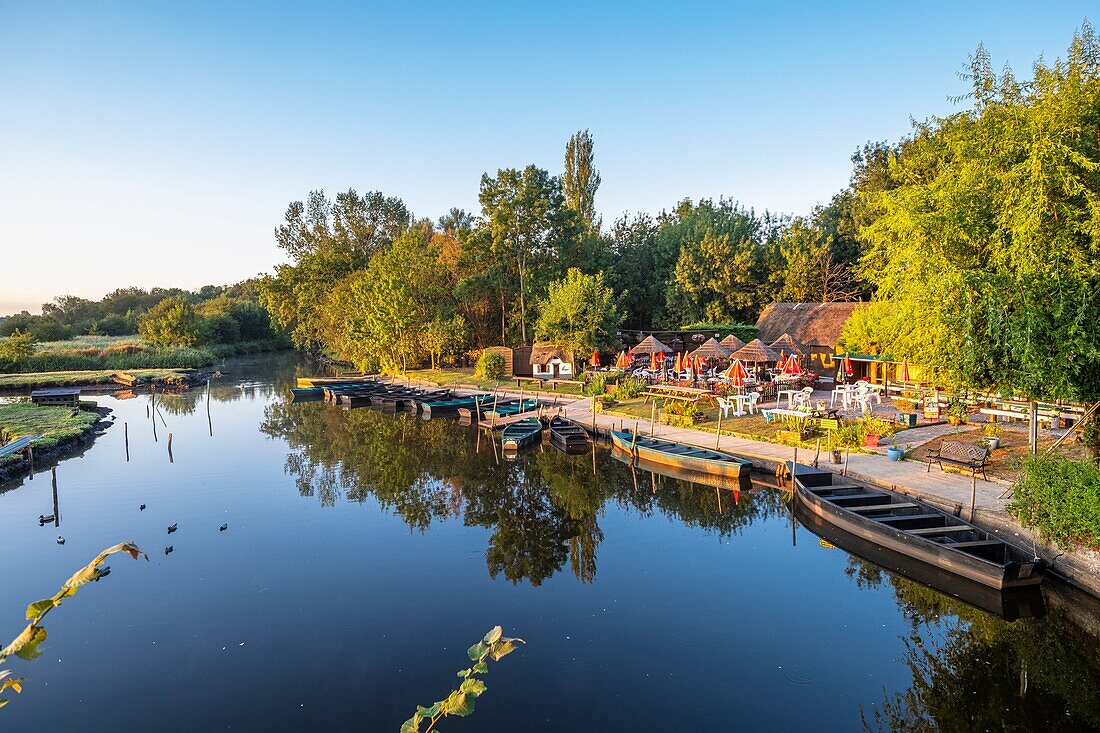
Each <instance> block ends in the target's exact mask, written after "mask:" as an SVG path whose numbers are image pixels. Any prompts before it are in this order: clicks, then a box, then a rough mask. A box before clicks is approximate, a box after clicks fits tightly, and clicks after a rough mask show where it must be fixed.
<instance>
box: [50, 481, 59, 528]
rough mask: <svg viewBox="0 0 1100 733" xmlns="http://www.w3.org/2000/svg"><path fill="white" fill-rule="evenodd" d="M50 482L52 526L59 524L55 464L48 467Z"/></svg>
mask: <svg viewBox="0 0 1100 733" xmlns="http://www.w3.org/2000/svg"><path fill="white" fill-rule="evenodd" d="M50 478H51V483H52V484H53V526H55V527H60V526H61V512H60V511H59V510H58V508H57V466H54V467H53V468H52V469H50Z"/></svg>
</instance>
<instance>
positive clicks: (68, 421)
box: [0, 402, 99, 467]
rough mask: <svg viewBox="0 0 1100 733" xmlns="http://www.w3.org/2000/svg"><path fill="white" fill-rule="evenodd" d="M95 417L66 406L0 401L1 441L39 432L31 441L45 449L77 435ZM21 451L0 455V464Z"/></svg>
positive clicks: (18, 458)
mask: <svg viewBox="0 0 1100 733" xmlns="http://www.w3.org/2000/svg"><path fill="white" fill-rule="evenodd" d="M98 421H99V414H98V413H95V412H90V411H87V410H77V411H76V414H73V410H71V409H69V408H68V407H39V406H38V405H32V404H31V403H30V402H12V403H8V404H0V436H2V438H3V441H4V442H5V443H7V442H10V441H11V440H14V439H16V438H20V437H23V436H25V435H40V436H42V437H41V438H39V439H38V440H36V441H34V443H33V444H32V445H33V446H34V448H35V450H48V449H50V448H54V447H56V446H57V445H58V444H59V443H61V442H62V441H65V440H70V439H76V438H80V437H82V436H83V435H85V434H86V433H87V432H88V431H90V430H91V429H92V427H93V426H94V425H95V424H96V423H97V422H98ZM22 460H23V458H22V456H21V455H13V456H4V457H3V458H0V467H4V466H8V465H10V464H12V463H18V462H19V461H22Z"/></svg>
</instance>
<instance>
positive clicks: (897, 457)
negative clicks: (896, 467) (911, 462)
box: [886, 445, 909, 461]
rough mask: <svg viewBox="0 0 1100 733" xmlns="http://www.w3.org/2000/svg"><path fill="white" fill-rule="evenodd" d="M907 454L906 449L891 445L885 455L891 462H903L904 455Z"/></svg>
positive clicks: (907, 450)
mask: <svg viewBox="0 0 1100 733" xmlns="http://www.w3.org/2000/svg"><path fill="white" fill-rule="evenodd" d="M908 452H909V449H908V447H902V446H900V445H892V446H890V447H889V448H887V449H886V455H887V456H888V457H889V458H890V460H891V461H902V460H905V454H906V453H908Z"/></svg>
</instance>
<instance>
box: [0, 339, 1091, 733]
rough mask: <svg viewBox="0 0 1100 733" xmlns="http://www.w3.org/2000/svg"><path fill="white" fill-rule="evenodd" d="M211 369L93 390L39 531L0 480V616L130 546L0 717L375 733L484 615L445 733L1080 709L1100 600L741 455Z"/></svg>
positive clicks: (408, 706) (453, 659) (250, 362)
mask: <svg viewBox="0 0 1100 733" xmlns="http://www.w3.org/2000/svg"><path fill="white" fill-rule="evenodd" d="M223 369H224V371H225V374H224V376H223V377H222V378H220V379H219V380H217V381H215V382H214V385H213V388H212V390H211V393H210V401H209V408H208V405H207V401H206V400H207V398H206V394H205V390H195V391H192V392H190V393H187V394H184V395H158V397H157V400H156V409H155V411H152V412H151V411H150V405H151V400H150V397H149V396H148V395H139V396H137V397H135V398H132V399H125V400H120V399H117V398H116V397H113V396H97V397H96V399H97V401H98V402H99V403H100V404H101V405H105V406H107V407H110V408H111V409H112V410H113V416H112V417H113V419H114V423H115V424H114V425H113V426H112V427H111V428H110V429H108V430H107V431H106V433H105V434H104V435H102V436H101V437H99V438H98V439H97V440H96V442H95V443H94V445H92V446H91V447H90V448H89V449H87V450H86V451H85V452H84V453H83V454H82V455H79V456H74V457H72V458H69V459H67V460H65V461H63V462H61V463H60V464H59V466H58V468H57V480H58V499H59V506H60V515H61V516H60V527H58V528H55V527H54V526H53V525H52V524H49V525H47V526H45V527H40V526H39V523H38V516H39V515H40V514H50V513H51V512H52V502H53V498H52V491H51V484H50V475H49V473H48V472H40V473H38V474H37V475H35V476H34V477H33V479H30V480H27V479H24V480H21V481H19V482H16V483H12V484H8V485H5V486H4V487H2V488H0V557H2V558H3V564H2V566H0V588H2V589H3V590H2V592H0V639H2V643H7V641H8V640H10V639H11V638H14V637H15V636H16V635H17V634H18V633H19V632H20V631H21V629H22V627H23V625H24V624H25V623H26V622H25V621H24V620H23V619H24V612H25V610H26V607H27V604H29V603H30V602H32V601H35V600H37V599H39V598H45V597H48V596H49V595H51V594H53V593H54V592H55V591H56V590H57V589H58V588H59V587H60V585H61V584H62V583H63V582H64V581H65V579H66V578H68V577H69V576H70V575H71V574H72V573H73V572H74V571H75V570H77V569H78V568H79V567H80V566H82V565H83V564H85V563H86V562H88V561H89V560H90V559H91V558H92V557H94V556H95V555H96V554H97V553H98V552H99V551H100V550H102V549H103V548H105V547H108V546H110V545H113V544H115V543H117V542H120V541H123V540H133V541H134V542H136V543H137V544H138V545H139V546H140V547H141V548H142V549H144V550H146V551H147V552H148V553H149V556H150V558H151V561H150V562H148V563H146V562H144V561H143V560H138V561H133V560H131V559H130V558H128V557H126V556H122V555H116V556H114V557H112V558H110V559H109V560H108V561H107V564H108V565H110V566H111V569H112V571H111V574H110V576H109V577H106V578H104V579H103V580H102V581H100V582H97V583H91V584H89V585H88V586H86V587H84V588H82V589H81V590H80V592H79V593H78V594H76V595H75V596H73V597H71V598H69V599H67V600H65V601H64V603H63V604H62V605H61V606H60V607H59V608H57V609H56V610H54V611H53V612H52V613H51V614H50V615H49V616H48V618H47V620H46V622H45V624H44V626H45V627H46V628H47V629H48V638H47V639H46V641H45V642H44V643H43V644H42V645H41V650H42V653H41V655H40V656H39V657H38V658H37V659H33V660H23V659H17V658H14V657H13V658H11V659H9V662H8V665H7V667H8V668H10V669H12V670H13V672H14V673H15V674H16V675H18V676H20V677H23V678H24V682H23V692H22V694H19V695H16V694H13V693H12V692H11V691H8V692H7V693H5V697H6V698H9V699H11V703H10V704H9V705H8V706H7V707H5V708H3V709H2V710H0V730H12V731H17V730H18V731H31V730H34V731H36V733H43V732H46V731H100V730H110V729H113V730H127V731H200V730H201V731H207V730H243V731H296V730H329V731H345V730H346V731H351V730H361V731H374V730H383V731H385V730H391V731H397V729H398V728H399V726H400V724H401V723H402V721H404V720H405V719H406V718H408V717H410V715H411V714H412V712H413V711H414V710H415V709H416V706H417V705H418V704H420V705H429V704H431V703H432V702H434V701H436V700H440V699H442V698H444V697H446V695H447V693H448V692H449V691H450V690H452V689H453V688H454V687H455V686H456V684H457V682H458V681H459V680H458V678H457V677H456V676H455V672H456V671H457V670H459V669H461V668H463V667H465V666H467V665H468V664H469V662H468V659H467V656H466V649H467V647H468V646H470V645H471V644H473V643H474V642H475V641H477V640H478V639H479V638H480V637H481V636H482V635H483V634H484V633H485V632H486V631H488V630H489V629H490V628H491V627H492V626H494V625H496V624H500V625H502V626H503V628H504V633H505V634H506V635H509V636H518V637H522V638H523V639H524V640H525V641H526V644H524V645H522V646H521V648H520V649H519V650H518V651H517V652H515V653H513V654H511V655H510V656H508V657H506V658H504V659H502V660H500V661H499V662H497V663H493V664H491V669H490V672H489V674H487V675H486V676H485V677H484V680H485V682H486V683H487V685H488V689H487V691H486V692H485V694H484V695H483V696H482V697H481V698H480V699H479V700H478V701H477V706H476V710H475V712H474V713H473V715H471V716H470V717H467V718H463V719H456V718H447V719H445V720H444V721H442V723H441V724H440V728H441V729H442V730H446V731H463V730H465V731H475V730H476V731H520V730H522V731H588V730H631V731H673V730H753V731H764V730H776V731H790V730H810V729H812V730H815V731H851V730H862V729H867V730H890V729H900V730H935V729H940V730H966V731H977V730H998V731H1001V730H1019V731H1029V730H1035V731H1039V730H1042V731H1051V730H1094V729H1100V655H1098V643H1097V639H1096V631H1095V629H1096V627H1097V625H1100V619H1097V618H1096V617H1095V616H1093V615H1090V614H1089V612H1087V611H1086V612H1082V611H1081V609H1080V608H1079V607H1078V606H1077V604H1076V603H1074V602H1073V601H1072V600H1071V601H1069V602H1067V601H1065V600H1064V599H1062V598H1061V596H1060V595H1059V594H1049V593H1048V594H1047V595H1048V599H1047V602H1046V603H1045V611H1042V612H1039V613H1038V614H1037V615H1036V616H1034V617H1028V618H1021V619H1018V620H1015V621H1009V620H1004V619H1002V618H999V617H997V616H994V615H991V614H989V613H986V612H984V611H981V610H978V609H977V608H975V607H972V606H970V605H968V604H967V603H964V602H962V601H960V600H958V599H955V598H952V597H949V596H947V595H943V594H941V593H938V592H936V591H934V590H931V589H929V588H926V587H924V586H922V585H920V584H918V583H915V582H913V581H910V580H907V579H905V578H903V577H900V576H897V575H894V574H892V573H890V572H888V571H885V570H883V569H882V568H880V567H878V566H876V565H874V564H872V563H870V562H867V561H865V560H862V559H860V558H858V557H855V556H853V555H850V554H848V553H847V552H845V551H844V550H842V549H839V548H838V547H835V546H833V545H832V544H830V543H828V542H825V541H823V540H819V538H818V537H817V536H816V535H815V534H813V533H812V532H810V531H809V530H807V529H806V528H804V527H803V526H802V525H801V524H800V523H798V522H797V521H796V518H795V517H792V514H791V511H790V509H789V507H788V505H787V504H786V503H785V501H784V497H783V495H782V494H781V493H780V492H779V491H777V490H775V489H774V488H771V487H770V486H769V485H768V484H769V483H772V484H773V483H774V481H772V482H769V481H768V480H767V477H764V476H762V477H760V480H759V481H756V482H754V485H753V486H746V487H744V490H743V491H740V492H739V493H735V492H734V491H732V490H730V489H715V488H714V487H712V486H706V485H701V484H694V483H691V482H688V481H684V480H680V479H677V478H673V477H668V476H661V475H656V474H652V473H650V472H649V471H646V470H637V471H632V469H631V467H630V466H629V465H627V464H625V463H623V462H621V461H619V460H617V459H616V458H614V457H613V456H612V455H611V454H610V452H608V451H607V450H606V449H603V448H600V449H599V450H597V451H595V454H594V455H593V454H591V453H585V454H583V455H579V456H567V455H564V454H561V453H559V452H557V451H555V450H554V449H552V448H551V447H550V446H545V447H542V448H536V449H534V450H533V451H532V452H530V453H528V454H526V455H524V456H522V457H520V458H519V459H518V460H515V461H509V460H504V459H502V458H501V457H500V456H499V455H498V454H497V453H496V451H495V450H494V446H493V444H492V442H491V441H490V440H488V439H486V438H484V437H483V438H482V439H481V440H480V441H479V440H478V438H477V431H476V429H473V428H469V427H462V426H459V425H458V424H457V423H456V422H454V421H452V420H446V419H445V420H434V421H424V420H421V419H419V418H416V417H411V416H406V415H402V414H399V415H397V416H394V415H386V414H383V413H380V412H375V411H372V410H370V409H357V410H351V411H345V410H340V409H337V408H334V407H331V406H328V405H325V404H323V403H306V404H294V403H291V401H290V392H289V388H290V387H291V386H292V385H293V379H294V377H295V376H296V375H297V374H307V373H313V371H312V370H311V369H310V367H309V366H308V365H307V364H305V363H304V362H300V361H299V360H297V359H296V358H295V357H292V356H275V357H272V356H270V355H269V356H265V357H263V358H255V359H242V360H236V361H233V362H230V363H228V364H226V365H225V366H224V367H223ZM123 423H126V424H127V427H128V433H129V457H128V460H127V455H126V446H125V443H124V439H125V432H124V428H123ZM154 428H155V435H154ZM169 433H171V435H172V453H171V456H169V452H168V448H167V445H168V435H169ZM141 504H145V505H146V507H147V508H146V509H145V510H144V511H140V510H139V506H140V505H141ZM173 524H174V525H177V526H178V531H176V532H175V533H174V534H171V535H169V534H168V532H167V527H168V526H169V525H173ZM223 524H226V525H228V526H227V528H226V529H225V531H221V526H222V525H223ZM58 535H61V536H63V537H64V539H65V543H64V544H63V545H60V544H58V543H57V537H58ZM168 546H171V547H172V548H173V549H172V552H171V553H170V554H165V549H166V547H168ZM1067 607H1068V608H1069V610H1068V611H1067ZM1029 613H1035V610H1034V609H1032V610H1031V611H1029Z"/></svg>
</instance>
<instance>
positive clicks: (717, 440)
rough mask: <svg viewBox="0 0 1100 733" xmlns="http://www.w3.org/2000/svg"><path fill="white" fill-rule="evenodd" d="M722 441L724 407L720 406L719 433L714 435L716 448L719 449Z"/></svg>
mask: <svg viewBox="0 0 1100 733" xmlns="http://www.w3.org/2000/svg"><path fill="white" fill-rule="evenodd" d="M721 442H722V409H721V408H718V435H716V436H714V450H718V446H719V444H720V443H721Z"/></svg>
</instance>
